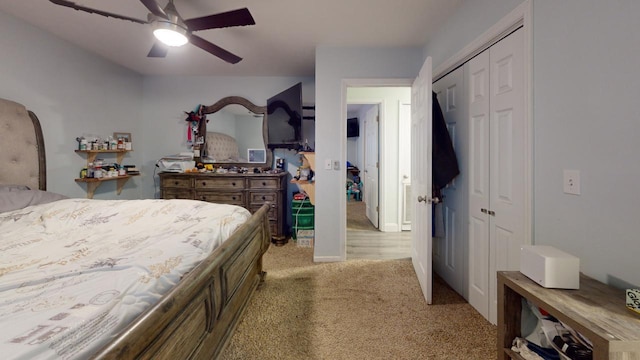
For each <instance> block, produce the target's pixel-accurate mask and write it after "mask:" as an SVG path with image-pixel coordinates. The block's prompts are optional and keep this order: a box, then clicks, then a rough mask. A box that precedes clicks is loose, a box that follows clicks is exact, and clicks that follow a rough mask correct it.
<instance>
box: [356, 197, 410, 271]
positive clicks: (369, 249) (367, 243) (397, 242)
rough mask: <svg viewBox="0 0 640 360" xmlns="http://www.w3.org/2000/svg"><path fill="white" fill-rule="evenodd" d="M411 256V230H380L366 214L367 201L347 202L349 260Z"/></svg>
mask: <svg viewBox="0 0 640 360" xmlns="http://www.w3.org/2000/svg"><path fill="white" fill-rule="evenodd" d="M408 257H411V232H410V231H403V232H380V231H378V230H377V229H376V228H375V227H373V225H371V222H370V221H369V219H367V217H366V215H365V203H364V202H362V201H348V202H347V260H353V259H371V260H388V259H402V258H408Z"/></svg>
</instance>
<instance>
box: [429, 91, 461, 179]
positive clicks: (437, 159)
mask: <svg viewBox="0 0 640 360" xmlns="http://www.w3.org/2000/svg"><path fill="white" fill-rule="evenodd" d="M432 98H433V106H432V120H433V125H432V138H433V141H432V144H433V150H432V154H433V159H432V169H433V170H432V171H433V188H434V190H440V189H442V188H444V187H445V186H447V184H448V183H450V182H451V180H453V179H454V178H455V177H456V176H458V174H460V169H459V168H458V159H457V158H456V153H455V151H454V150H453V144H452V143H451V136H450V135H449V130H448V129H447V123H446V122H445V121H444V116H443V115H442V109H441V108H440V103H438V97H437V95H436V93H435V92H434V93H433V95H432Z"/></svg>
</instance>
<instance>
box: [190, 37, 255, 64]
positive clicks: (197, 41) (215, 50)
mask: <svg viewBox="0 0 640 360" xmlns="http://www.w3.org/2000/svg"><path fill="white" fill-rule="evenodd" d="M189 42H190V43H192V44H193V45H195V46H197V47H199V48H200V49H202V50H204V51H206V52H208V53H211V54H213V55H215V56H217V57H219V58H220V59H222V60H224V61H226V62H228V63H231V64H237V63H238V62H240V60H242V58H241V57H238V56H236V55H234V54H232V53H230V52H228V51H227V50H225V49H223V48H221V47H219V46H218V45H214V44H212V43H210V42H208V41H207V40H205V39H203V38H201V37H199V36H196V35H193V34H192V35H191V37H190V38H189Z"/></svg>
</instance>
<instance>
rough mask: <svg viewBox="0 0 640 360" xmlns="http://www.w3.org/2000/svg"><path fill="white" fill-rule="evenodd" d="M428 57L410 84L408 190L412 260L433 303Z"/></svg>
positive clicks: (429, 77) (423, 287)
mask: <svg viewBox="0 0 640 360" xmlns="http://www.w3.org/2000/svg"><path fill="white" fill-rule="evenodd" d="M431 94H432V92H431V57H427V60H426V61H425V62H424V64H423V65H422V69H420V73H419V74H418V77H417V78H416V79H415V81H414V82H413V86H411V155H412V156H411V190H412V194H413V196H412V198H413V204H414V211H413V219H414V221H413V223H412V226H411V260H412V262H413V267H414V269H415V271H416V274H417V276H418V281H419V282H420V288H421V289H422V293H423V295H424V297H425V299H426V300H427V304H431V302H432V287H433V270H432V262H433V261H432V258H431V251H432V239H431V183H432V179H431V156H432V154H431V132H432V129H431V120H432V118H431V105H432V99H431Z"/></svg>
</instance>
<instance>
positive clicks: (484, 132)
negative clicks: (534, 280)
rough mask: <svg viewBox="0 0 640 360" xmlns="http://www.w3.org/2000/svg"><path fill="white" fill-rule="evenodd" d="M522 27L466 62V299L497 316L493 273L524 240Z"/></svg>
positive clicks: (514, 266) (516, 254)
mask: <svg viewBox="0 0 640 360" xmlns="http://www.w3.org/2000/svg"><path fill="white" fill-rule="evenodd" d="M523 44H524V43H523V30H522V29H521V30H518V31H516V32H514V33H513V34H511V35H510V36H508V37H507V38H505V39H503V40H501V41H500V42H498V43H496V44H495V45H493V46H492V47H491V48H490V49H489V50H487V51H485V52H484V53H482V54H480V55H479V56H477V57H476V58H474V59H473V60H471V61H470V62H469V70H470V71H469V74H470V79H469V90H470V94H469V100H470V108H469V118H470V121H471V130H470V142H471V157H472V160H471V162H470V164H469V200H470V202H469V220H470V224H469V263H470V267H469V276H470V284H469V285H470V289H469V303H470V304H471V305H473V306H474V307H475V308H476V309H477V310H478V311H479V312H480V313H482V315H483V316H485V317H486V318H487V319H489V321H490V322H492V323H494V324H495V323H496V319H497V279H496V272H497V271H501V270H519V268H520V263H519V260H520V246H521V245H523V244H525V243H526V236H525V234H524V216H525V208H524V207H525V201H524V199H525V188H524V184H525V171H524V166H525V162H526V159H525V153H526V149H525V144H526V141H525V126H526V124H525V121H524V120H525V113H524V65H523V64H524V46H523Z"/></svg>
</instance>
